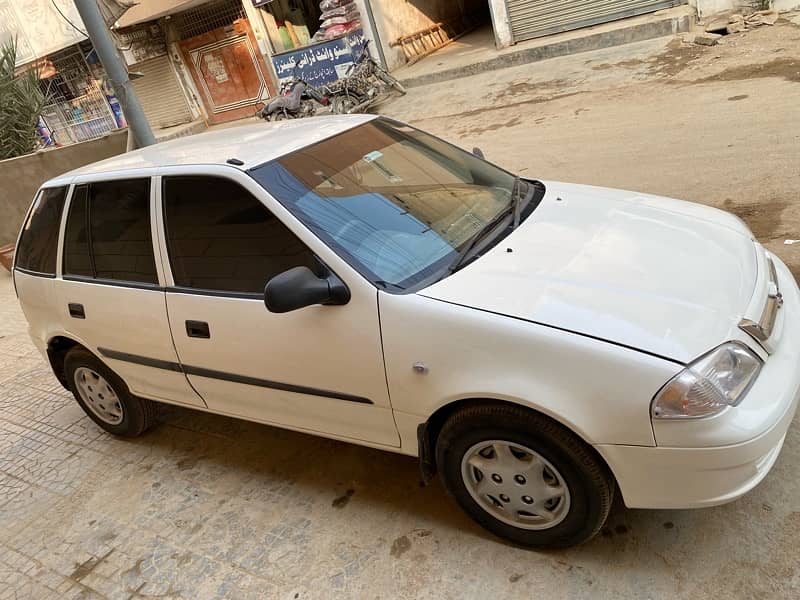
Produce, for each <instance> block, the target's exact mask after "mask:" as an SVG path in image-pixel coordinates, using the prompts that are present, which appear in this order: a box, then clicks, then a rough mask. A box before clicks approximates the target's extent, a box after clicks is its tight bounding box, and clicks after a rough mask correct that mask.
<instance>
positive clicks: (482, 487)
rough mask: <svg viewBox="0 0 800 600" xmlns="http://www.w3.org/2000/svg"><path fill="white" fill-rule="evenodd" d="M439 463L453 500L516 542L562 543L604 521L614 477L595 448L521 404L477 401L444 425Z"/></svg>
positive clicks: (584, 536) (590, 534)
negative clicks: (595, 451) (481, 402)
mask: <svg viewBox="0 0 800 600" xmlns="http://www.w3.org/2000/svg"><path fill="white" fill-rule="evenodd" d="M436 462H437V465H438V466H439V470H440V472H441V474H442V477H443V479H444V483H445V486H446V488H447V490H448V492H449V493H450V495H451V496H452V497H453V498H454V499H455V500H456V502H457V503H458V504H459V505H460V506H461V507H462V508H463V509H464V510H465V511H466V512H467V514H469V515H470V517H472V518H473V519H474V520H475V521H477V522H478V523H479V524H480V525H482V526H483V527H484V528H486V529H488V530H489V531H490V532H492V533H494V534H495V535H497V536H500V537H502V538H505V539H507V540H509V541H511V542H514V543H516V544H520V545H524V546H532V547H549V548H561V547H566V546H572V545H575V544H580V543H582V542H585V541H586V540H588V539H590V538H591V537H593V536H594V535H595V534H597V532H598V531H599V530H600V528H601V527H602V526H603V523H605V520H606V517H607V516H608V511H609V509H610V508H611V501H612V498H613V493H614V480H613V477H612V476H611V475H610V473H609V472H608V469H607V467H606V466H605V464H603V463H602V461H601V460H600V459H599V458H598V457H597V456H596V454H595V453H594V451H593V450H592V449H591V448H590V447H589V446H588V445H586V444H585V443H584V442H583V441H582V440H580V439H579V438H578V437H577V436H575V435H574V434H573V433H571V432H570V431H568V430H567V429H566V428H564V427H563V426H561V425H560V424H558V423H556V422H554V421H552V420H550V419H548V418H547V417H544V416H543V415H540V414H538V413H535V412H533V411H530V410H527V409H525V408H522V407H516V406H512V405H505V404H488V405H477V406H473V407H470V408H466V409H464V410H461V411H459V412H457V413H455V414H454V415H452V416H451V417H450V418H449V419H448V420H447V422H445V424H444V426H443V427H442V430H441V433H440V435H439V438H438V441H437V445H436Z"/></svg>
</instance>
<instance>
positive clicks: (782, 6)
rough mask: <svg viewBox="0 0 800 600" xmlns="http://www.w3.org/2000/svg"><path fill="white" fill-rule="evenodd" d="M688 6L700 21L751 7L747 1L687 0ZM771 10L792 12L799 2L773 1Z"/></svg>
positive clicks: (794, 0) (797, 0)
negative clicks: (722, 13)
mask: <svg viewBox="0 0 800 600" xmlns="http://www.w3.org/2000/svg"><path fill="white" fill-rule="evenodd" d="M689 4H690V5H692V6H694V7H695V9H696V10H697V16H698V17H700V18H701V19H702V18H704V17H707V16H709V15H713V14H714V13H718V12H720V11H723V10H733V9H738V8H741V7H750V6H752V3H751V2H750V1H749V0H689ZM772 8H774V9H775V10H779V11H785V10H794V9H796V8H800V0H773V2H772Z"/></svg>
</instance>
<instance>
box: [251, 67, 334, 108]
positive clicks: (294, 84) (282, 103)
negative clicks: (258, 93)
mask: <svg viewBox="0 0 800 600" xmlns="http://www.w3.org/2000/svg"><path fill="white" fill-rule="evenodd" d="M329 104H330V97H329V96H328V94H325V93H323V92H322V91H320V90H318V89H317V88H315V87H314V86H312V85H310V84H309V83H308V82H307V81H305V80H304V79H303V78H302V77H300V76H299V75H297V65H295V67H294V75H293V76H292V80H291V81H289V82H287V83H284V84H283V86H282V87H281V92H280V95H279V96H277V97H276V98H273V99H271V100H269V102H267V104H266V106H264V108H262V109H261V110H260V111H259V112H258V116H259V117H261V118H262V119H264V120H265V121H283V120H285V119H302V118H303V117H312V116H314V115H315V114H316V112H317V106H318V105H321V106H328V105H329Z"/></svg>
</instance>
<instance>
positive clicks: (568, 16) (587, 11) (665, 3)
mask: <svg viewBox="0 0 800 600" xmlns="http://www.w3.org/2000/svg"><path fill="white" fill-rule="evenodd" d="M687 1H688V0H506V5H507V7H508V19H509V21H510V23H511V33H512V35H513V37H514V41H515V42H521V41H522V40H529V39H531V38H536V37H541V36H543V35H549V34H552V33H558V32H560V31H568V30H570V29H578V28H579V27H588V26H589V25H597V24H598V23H606V22H608V21H614V20H616V19H623V18H625V17H632V16H634V15H640V14H643V13H647V12H653V11H656V10H659V9H662V8H669V7H670V6H677V5H679V4H686V3H687Z"/></svg>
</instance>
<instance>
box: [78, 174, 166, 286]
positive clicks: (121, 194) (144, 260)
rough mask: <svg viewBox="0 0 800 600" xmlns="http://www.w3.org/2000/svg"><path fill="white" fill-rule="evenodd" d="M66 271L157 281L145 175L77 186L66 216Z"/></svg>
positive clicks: (148, 192) (114, 277)
mask: <svg viewBox="0 0 800 600" xmlns="http://www.w3.org/2000/svg"><path fill="white" fill-rule="evenodd" d="M64 273H65V274H67V275H84V276H87V277H94V278H96V279H112V280H117V281H131V282H137V283H152V284H155V283H157V282H158V278H157V276H156V265H155V259H154V257H153V240H152V236H151V234H150V180H149V179H130V180H121V181H106V182H101V183H92V184H90V185H89V186H80V187H78V188H76V190H75V194H74V198H73V200H72V203H71V206H70V210H69V216H68V217H67V230H66V235H65V244H64Z"/></svg>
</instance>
